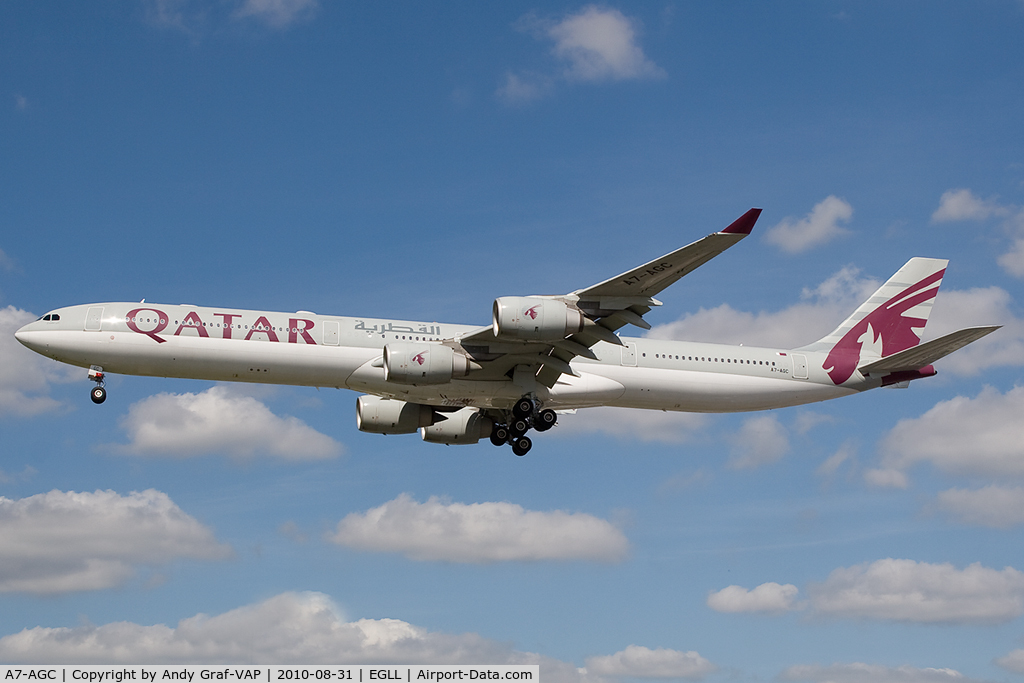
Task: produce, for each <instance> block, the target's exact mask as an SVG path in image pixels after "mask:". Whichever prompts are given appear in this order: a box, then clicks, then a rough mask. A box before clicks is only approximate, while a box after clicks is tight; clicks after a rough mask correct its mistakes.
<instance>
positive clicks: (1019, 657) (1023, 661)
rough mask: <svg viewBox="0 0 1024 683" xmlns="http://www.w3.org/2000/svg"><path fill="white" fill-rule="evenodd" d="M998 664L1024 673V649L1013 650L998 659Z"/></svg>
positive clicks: (1015, 671)
mask: <svg viewBox="0 0 1024 683" xmlns="http://www.w3.org/2000/svg"><path fill="white" fill-rule="evenodd" d="M996 664H998V665H999V666H1001V667H1003V668H1004V669H1007V670H1009V671H1013V672H1014V673H1018V674H1024V650H1012V651H1011V652H1009V653H1008V654H1007V655H1006V656H1005V657H1000V658H999V659H997V660H996Z"/></svg>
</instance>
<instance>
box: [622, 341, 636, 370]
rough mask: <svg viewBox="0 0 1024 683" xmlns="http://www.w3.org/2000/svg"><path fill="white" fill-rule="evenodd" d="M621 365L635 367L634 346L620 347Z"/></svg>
mask: <svg viewBox="0 0 1024 683" xmlns="http://www.w3.org/2000/svg"><path fill="white" fill-rule="evenodd" d="M622 364H623V365H627V366H630V367H635V366H636V344H626V345H624V346H623V347H622Z"/></svg>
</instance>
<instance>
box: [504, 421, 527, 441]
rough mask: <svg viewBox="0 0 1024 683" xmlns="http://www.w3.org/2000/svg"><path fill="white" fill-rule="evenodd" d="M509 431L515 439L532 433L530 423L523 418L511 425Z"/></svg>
mask: <svg viewBox="0 0 1024 683" xmlns="http://www.w3.org/2000/svg"><path fill="white" fill-rule="evenodd" d="M508 431H509V432H510V433H511V434H512V437H513V438H519V437H520V436H522V435H523V434H525V433H526V432H528V431H530V423H529V421H527V420H525V419H523V418H517V419H515V420H512V422H510V423H509V425H508Z"/></svg>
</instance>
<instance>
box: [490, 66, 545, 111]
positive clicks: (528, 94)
mask: <svg viewBox="0 0 1024 683" xmlns="http://www.w3.org/2000/svg"><path fill="white" fill-rule="evenodd" d="M550 89H551V79H550V78H547V77H545V76H541V75H539V74H514V73H512V72H511V71H510V72H508V73H507V74H505V84H504V85H502V86H501V87H500V88H498V91H497V93H496V94H497V96H498V99H499V100H501V101H502V102H504V103H505V104H513V105H520V104H529V103H530V102H533V101H534V100H539V99H540V98H541V97H543V96H544V95H546V94H547V93H548V91H549V90H550Z"/></svg>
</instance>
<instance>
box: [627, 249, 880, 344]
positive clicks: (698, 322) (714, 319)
mask: <svg viewBox="0 0 1024 683" xmlns="http://www.w3.org/2000/svg"><path fill="white" fill-rule="evenodd" d="M880 285H881V283H880V282H879V281H878V280H875V279H872V278H867V277H862V276H861V274H860V270H859V269H857V268H854V267H852V266H845V267H843V268H841V269H840V270H838V271H837V272H836V273H834V274H833V275H831V276H830V277H829V278H828V279H826V280H825V281H824V282H822V283H821V284H820V285H818V286H817V287H815V288H814V289H804V290H803V292H801V294H800V302H799V303H796V304H794V305H792V306H789V307H788V308H784V309H782V310H780V311H774V312H764V311H762V312H760V313H756V314H754V313H747V312H744V311H737V310H735V309H734V308H732V307H731V306H729V305H728V304H722V305H721V306H718V307H716V308H712V309H706V308H701V309H700V310H699V311H698V312H696V313H689V314H687V315H685V316H683V317H682V318H680V319H679V320H677V321H675V322H672V323H668V324H665V325H657V326H655V327H653V328H652V329H651V330H650V332H648V333H647V336H648V337H650V338H652V339H679V340H686V341H706V342H718V343H722V344H747V345H750V346H755V345H756V346H768V347H777V348H795V347H797V346H801V345H803V344H807V343H810V342H812V341H814V340H816V339H820V338H822V337H824V336H825V335H826V334H828V333H829V332H831V331H832V330H834V329H835V328H836V326H837V325H839V323H841V322H842V321H843V320H845V319H846V317H847V316H849V315H850V314H851V313H853V311H854V310H856V308H857V306H859V305H860V304H861V303H862V302H864V301H866V300H867V298H868V297H870V296H871V295H872V294H873V293H874V292H875V290H877V289H878V287H879V286H880Z"/></svg>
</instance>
